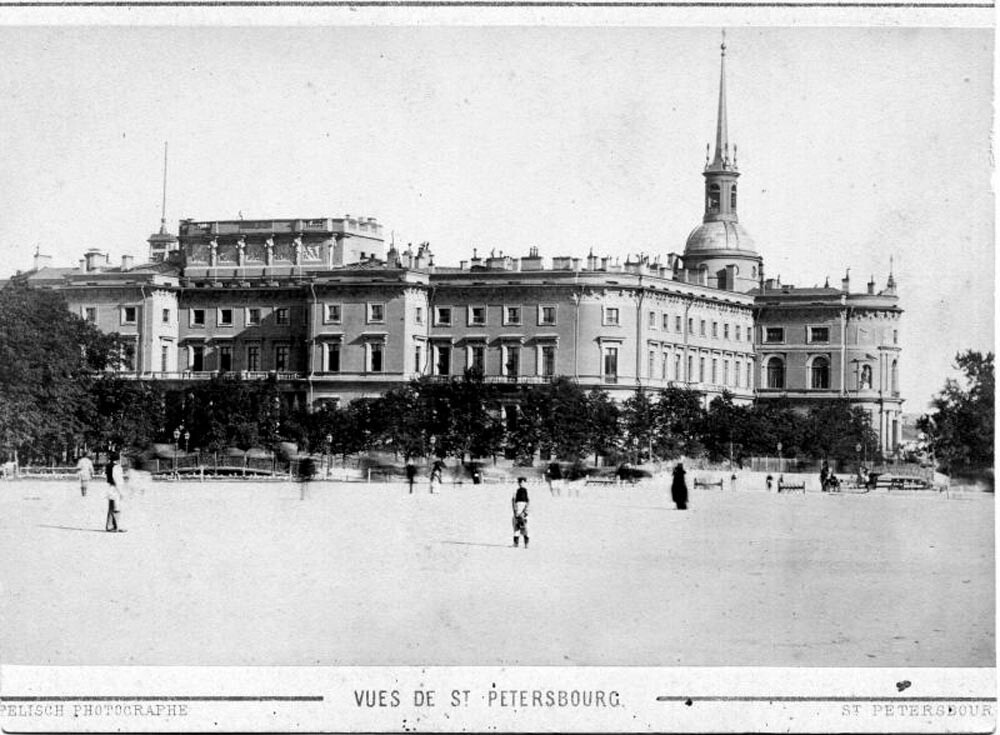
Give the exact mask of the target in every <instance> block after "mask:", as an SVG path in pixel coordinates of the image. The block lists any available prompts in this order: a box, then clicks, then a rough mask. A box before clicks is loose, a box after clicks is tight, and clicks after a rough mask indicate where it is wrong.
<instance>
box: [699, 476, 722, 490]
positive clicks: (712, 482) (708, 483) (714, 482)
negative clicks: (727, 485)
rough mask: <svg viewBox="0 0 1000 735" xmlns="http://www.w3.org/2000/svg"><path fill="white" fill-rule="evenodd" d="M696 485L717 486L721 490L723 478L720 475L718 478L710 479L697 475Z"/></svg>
mask: <svg viewBox="0 0 1000 735" xmlns="http://www.w3.org/2000/svg"><path fill="white" fill-rule="evenodd" d="M694 486H695V488H699V487H717V488H719V490H722V478H721V477H720V478H719V479H718V480H709V479H707V478H703V477H696V478H694Z"/></svg>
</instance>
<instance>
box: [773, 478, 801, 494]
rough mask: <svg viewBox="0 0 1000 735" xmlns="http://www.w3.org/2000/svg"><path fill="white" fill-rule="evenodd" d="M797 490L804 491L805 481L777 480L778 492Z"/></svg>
mask: <svg viewBox="0 0 1000 735" xmlns="http://www.w3.org/2000/svg"><path fill="white" fill-rule="evenodd" d="M793 491H798V492H800V493H804V492H805V491H806V484H805V482H780V481H779V482H778V492H779V493H784V492H793Z"/></svg>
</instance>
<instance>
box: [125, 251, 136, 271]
mask: <svg viewBox="0 0 1000 735" xmlns="http://www.w3.org/2000/svg"><path fill="white" fill-rule="evenodd" d="M134 264H135V258H133V257H132V256H131V255H123V256H122V270H123V271H130V270H132V266H133V265H134Z"/></svg>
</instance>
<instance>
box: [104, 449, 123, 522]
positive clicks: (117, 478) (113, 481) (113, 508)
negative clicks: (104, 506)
mask: <svg viewBox="0 0 1000 735" xmlns="http://www.w3.org/2000/svg"><path fill="white" fill-rule="evenodd" d="M106 472H107V479H108V517H107V519H106V520H105V521H104V530H105V531H109V532H112V533H118V532H120V531H122V530H124V529H121V528H119V527H118V519H119V516H120V515H121V501H122V492H121V491H122V488H123V487H124V486H125V473H124V472H123V471H122V465H121V461H120V460H119V458H118V455H117V454H112V455H111V456H110V457H108V466H107V470H106Z"/></svg>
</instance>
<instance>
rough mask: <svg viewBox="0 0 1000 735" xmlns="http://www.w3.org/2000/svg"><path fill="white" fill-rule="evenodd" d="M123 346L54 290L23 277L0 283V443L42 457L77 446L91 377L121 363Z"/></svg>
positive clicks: (83, 427) (82, 431) (24, 456)
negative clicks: (33, 284)
mask: <svg viewBox="0 0 1000 735" xmlns="http://www.w3.org/2000/svg"><path fill="white" fill-rule="evenodd" d="M123 349H124V345H123V343H122V342H121V340H120V338H119V337H118V335H115V334H111V335H106V334H102V333H101V332H100V331H98V330H97V328H96V327H94V325H92V324H90V323H89V322H86V321H84V320H83V319H81V318H80V317H78V316H76V315H75V314H72V313H71V312H70V311H69V309H68V308H67V306H66V302H65V300H64V298H63V296H62V295H61V294H59V293H57V292H54V291H47V290H46V291H43V290H39V289H34V288H32V287H30V286H29V285H28V284H27V283H26V282H25V281H24V280H23V279H14V280H12V281H11V282H10V283H8V284H6V285H5V286H4V287H3V288H0V445H2V447H3V448H5V449H6V450H7V451H13V452H19V453H20V455H21V458H22V459H28V460H30V459H35V460H45V459H49V458H52V459H54V458H55V457H57V456H58V455H61V454H63V453H64V452H65V451H66V450H67V449H68V448H69V447H72V446H75V445H77V444H80V443H81V442H82V441H83V440H84V435H85V432H86V429H87V426H86V424H85V423H84V421H85V419H86V417H87V416H89V415H91V414H92V411H90V410H88V408H87V406H86V404H87V403H88V402H90V400H91V399H90V395H89V392H90V389H91V387H92V385H93V383H94V380H95V379H96V376H97V374H98V373H100V372H102V371H104V370H114V369H116V368H118V367H120V366H121V355H122V351H123Z"/></svg>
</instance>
